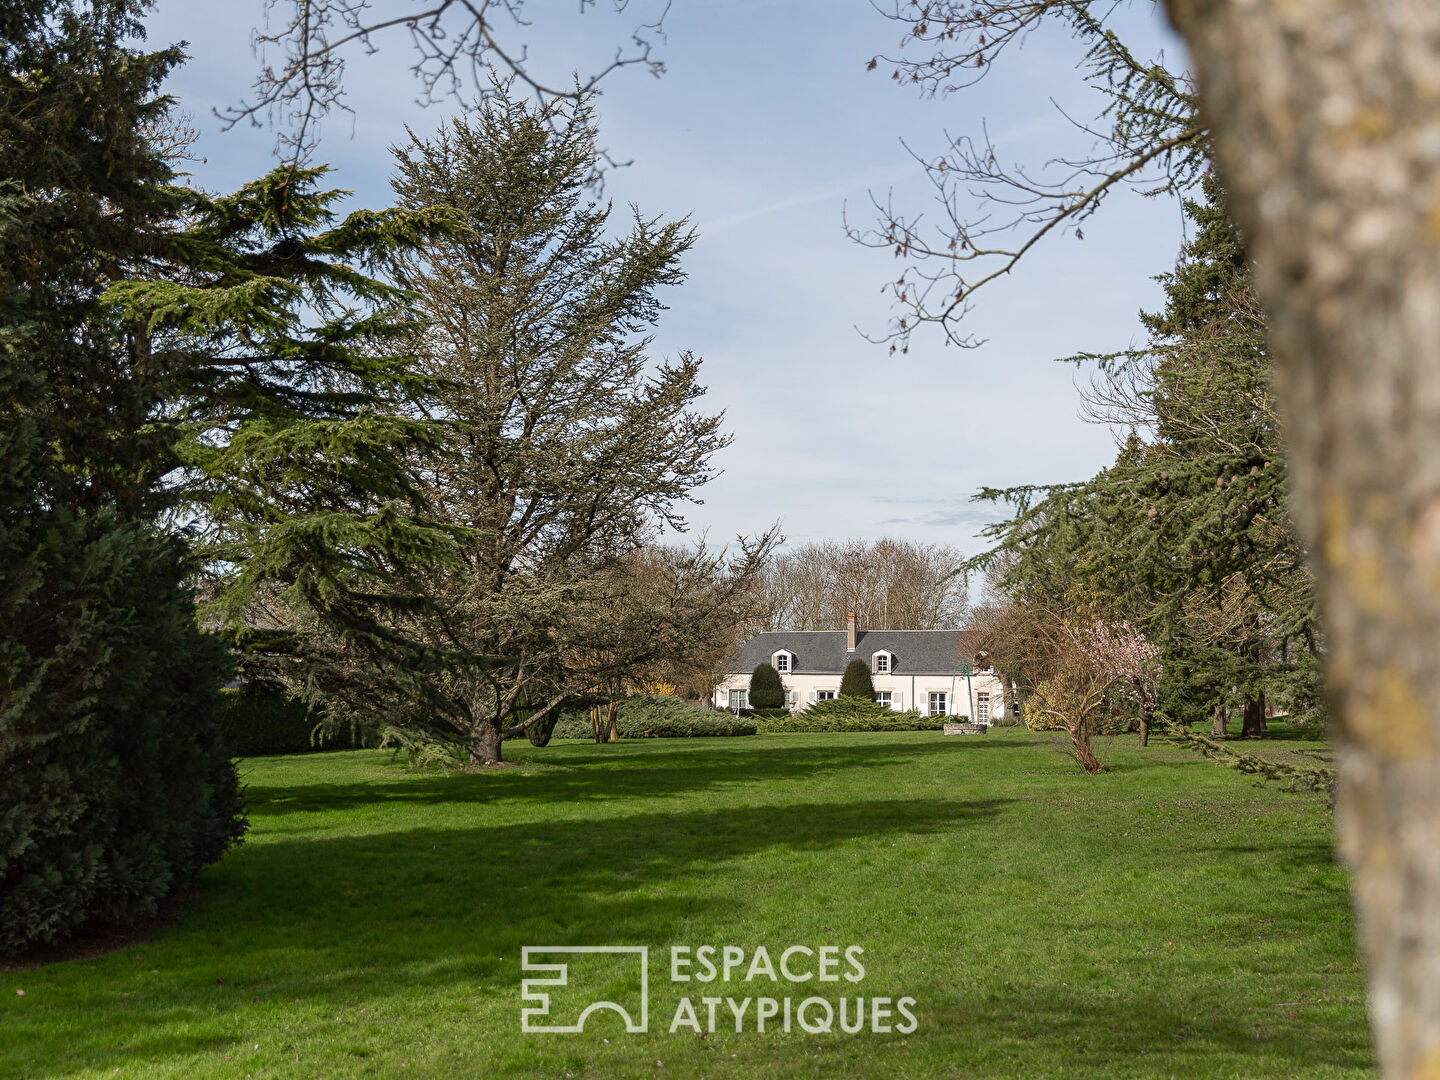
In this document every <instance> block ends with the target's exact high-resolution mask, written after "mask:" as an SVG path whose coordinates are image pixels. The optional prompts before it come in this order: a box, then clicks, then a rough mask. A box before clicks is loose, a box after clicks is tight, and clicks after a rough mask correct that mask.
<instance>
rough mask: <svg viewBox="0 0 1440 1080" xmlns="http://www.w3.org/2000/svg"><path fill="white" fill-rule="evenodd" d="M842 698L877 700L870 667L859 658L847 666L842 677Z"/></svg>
mask: <svg viewBox="0 0 1440 1080" xmlns="http://www.w3.org/2000/svg"><path fill="white" fill-rule="evenodd" d="M840 696H841V697H855V698H864V699H865V700H866V701H874V700H875V680H874V679H872V678H871V677H870V665H869V664H867V663H866V662H865V661H864V660H861V659H860V658H859V657H858V656H857V657H856V658H855V659H854V660H851V661H850V662H849V663H848V664H846V665H845V673H844V674H843V675H841V676H840Z"/></svg>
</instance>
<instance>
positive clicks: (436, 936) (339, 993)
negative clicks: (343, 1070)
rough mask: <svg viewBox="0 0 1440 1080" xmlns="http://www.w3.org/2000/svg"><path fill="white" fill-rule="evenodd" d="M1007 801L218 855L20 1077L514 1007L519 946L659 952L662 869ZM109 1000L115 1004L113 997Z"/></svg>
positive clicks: (699, 817) (718, 900) (461, 832)
mask: <svg viewBox="0 0 1440 1080" xmlns="http://www.w3.org/2000/svg"><path fill="white" fill-rule="evenodd" d="M492 778H493V777H492V776H486V777H484V778H483V779H485V780H487V781H488V780H490V779H492ZM477 786H478V785H477ZM1008 801H1009V800H1005V799H988V800H974V801H965V800H950V799H895V800H882V801H875V800H872V801H862V802H840V803H819V804H809V805H807V804H804V803H797V804H796V805H791V806H786V807H779V808H777V807H774V806H770V807H736V808H730V809H720V810H706V811H703V812H687V813H675V814H665V813H645V814H636V815H632V816H626V817H620V818H611V819H606V820H604V821H599V822H595V823H590V822H577V821H574V820H567V821H559V822H530V823H525V824H516V825H503V826H489V827H487V826H468V827H467V826H463V825H462V826H460V827H454V828H425V829H412V830H407V831H398V832H386V833H379V834H366V835H363V836H358V837H357V836H348V837H343V838H341V837H336V838H327V839H280V838H274V837H272V838H270V839H269V840H268V841H267V842H265V843H256V844H251V845H247V846H246V847H243V848H241V849H240V850H238V851H237V852H235V853H234V854H233V855H231V856H229V857H228V858H227V859H226V861H225V862H224V863H223V864H222V865H221V867H220V868H219V870H218V871H216V872H214V873H213V874H212V878H211V886H212V887H211V889H210V891H208V892H207V893H206V894H204V895H202V896H201V898H200V899H199V901H198V902H197V904H196V906H195V908H194V910H193V911H192V912H191V914H190V915H189V916H188V917H187V919H186V920H185V922H184V923H183V924H182V925H181V926H180V927H178V928H177V929H176V930H174V931H172V932H171V933H170V934H168V935H167V936H166V938H165V939H164V940H163V941H161V942H159V943H157V952H156V953H152V954H150V955H148V956H147V957H146V961H145V966H146V967H149V966H150V965H151V963H152V962H153V963H155V964H156V965H157V967H160V966H163V967H164V968H165V972H166V976H167V978H166V980H165V984H164V985H163V986H159V985H157V980H154V979H150V978H147V977H146V976H144V975H143V974H140V973H138V972H133V971H131V970H130V969H129V968H128V967H125V966H124V965H123V964H117V965H116V967H117V969H118V970H115V971H112V972H111V974H110V976H108V977H107V980H108V981H107V983H106V985H105V986H104V988H103V999H104V1001H105V1002H108V1004H102V1002H100V1001H97V1002H93V1003H90V1007H89V1008H88V1009H87V1012H86V1014H85V1015H86V1021H85V1024H84V1027H83V1029H82V1031H81V1032H79V1033H77V1036H76V1037H75V1038H73V1039H71V1040H68V1041H67V1044H66V1050H67V1052H66V1053H65V1054H64V1055H63V1057H61V1058H60V1059H59V1060H51V1061H47V1062H44V1063H43V1064H42V1063H33V1064H32V1066H31V1068H32V1071H30V1072H26V1073H24V1074H23V1075H25V1076H27V1077H29V1076H34V1077H40V1076H53V1075H65V1074H70V1073H72V1072H74V1071H77V1070H81V1069H101V1068H105V1067H108V1066H112V1065H115V1064H117V1063H119V1062H132V1063H133V1062H141V1061H159V1060H161V1059H164V1058H168V1057H171V1056H176V1055H182V1054H188V1053H194V1052H196V1051H204V1050H208V1049H213V1048H216V1047H220V1046H224V1045H228V1044H229V1043H231V1042H233V1041H235V1040H236V1039H239V1040H244V1041H248V1040H249V1039H250V1038H251V1037H252V1035H253V1036H254V1037H255V1038H256V1039H257V1041H258V1039H259V1037H260V1033H261V1032H268V1031H270V1030H273V1028H274V1027H275V1026H277V1022H276V1019H275V1016H276V1013H275V1010H276V1009H277V1008H278V1009H280V1010H282V1011H283V1010H284V1008H285V1007H286V1005H287V1003H304V1004H305V1005H306V1006H313V1005H316V1004H320V1003H323V1004H324V1005H325V1008H326V1010H327V1012H330V1011H345V1012H353V1011H354V1010H355V1009H356V1008H357V1007H359V1006H364V1005H366V1004H368V1003H369V1001H370V999H372V998H391V997H393V996H394V995H395V994H396V988H397V987H404V988H405V990H406V992H407V993H408V992H416V993H419V994H423V993H424V992H425V991H426V990H427V989H429V988H434V987H443V986H450V985H454V984H469V985H471V986H473V987H474V988H475V992H476V996H477V998H484V997H486V996H487V995H489V996H492V997H493V996H496V995H501V996H504V997H505V998H507V999H512V1000H518V998H516V995H517V994H518V988H519V980H520V974H519V958H520V949H521V946H523V945H536V944H540V945H557V944H616V943H627V944H629V943H635V944H645V943H649V944H652V945H654V944H661V943H663V942H666V941H668V940H671V939H672V937H673V935H674V934H675V933H677V932H678V930H679V928H680V927H681V926H682V925H685V924H686V923H687V922H689V921H690V920H692V919H694V918H695V917H696V916H697V915H704V914H705V912H704V911H697V904H696V901H695V898H694V895H693V893H692V894H691V895H688V896H671V895H667V890H666V888H665V886H666V884H667V883H668V882H671V881H672V880H673V879H675V878H677V877H681V876H685V875H689V874H703V873H705V872H706V871H707V870H708V869H710V868H712V867H714V866H716V865H717V864H721V863H724V862H727V861H729V860H734V859H743V858H745V857H747V856H750V855H752V854H755V853H758V852H763V851H767V850H780V851H791V852H796V853H803V852H808V851H817V850H823V849H826V848H830V847H833V846H834V845H837V844H841V843H845V842H847V841H850V840H852V839H855V838H859V837H874V838H877V842H878V838H882V837H888V836H895V835H898V834H923V833H930V832H935V831H938V830H952V829H956V828H965V827H970V826H981V825H984V824H986V823H988V822H991V821H993V820H994V819H995V818H996V817H997V815H999V814H1001V812H1002V811H1003V809H1004V807H1005V805H1006V803H1007V802H1008ZM886 846H887V850H888V844H887V845H886ZM217 886H218V887H217ZM790 887H792V888H794V889H795V891H796V900H795V902H796V905H797V908H803V907H806V906H808V905H812V904H813V898H811V897H808V896H807V894H806V892H805V888H806V884H805V882H804V881H803V880H801V879H795V880H794V881H793V883H792V884H791V885H790ZM703 906H704V908H706V909H712V908H713V909H714V910H718V911H723V912H725V913H726V918H727V921H729V920H731V919H732V918H733V920H734V921H735V922H736V923H738V922H739V921H740V920H741V919H742V918H743V913H744V911H745V909H746V906H747V896H746V895H731V894H726V893H723V892H720V891H719V890H714V891H712V892H711V893H710V894H708V895H707V896H706V900H705V904H704V905H703ZM121 956H123V954H114V959H118V958H120V957H121ZM63 967H64V965H62V966H61V968H57V969H54V970H56V971H59V970H61V969H63ZM221 979H223V980H224V981H223V983H221V982H218V980H221ZM116 995H118V996H116ZM101 996H102V994H101V993H99V992H97V993H96V997H97V998H99V997H101ZM121 999H123V1000H124V1006H123V1008H121V1007H118V1006H117V1005H116V1004H115V1002H116V1001H118V1000H121ZM95 1005H101V1007H99V1008H95V1007H94V1006H95ZM267 1007H268V1008H269V1009H270V1011H269V1012H268V1013H267V1012H266V1011H265V1010H266V1008H267ZM517 1007H518V1006H517ZM197 1008H200V1009H203V1010H204V1011H206V1012H210V1013H218V1014H221V1015H223V1016H226V1017H229V1018H231V1019H233V1020H234V1021H235V1022H236V1023H237V1024H238V1025H239V1029H238V1030H239V1033H238V1034H237V1035H235V1036H234V1037H233V1038H230V1037H226V1038H221V1037H218V1036H216V1035H214V1034H205V1033H202V1032H197V1031H195V1030H193V1026H192V1025H188V1024H178V1025H177V1024H174V1022H173V1021H174V1019H175V1018H176V1017H177V1016H179V1015H183V1014H184V1013H186V1012H192V1011H193V1010H195V1009H197ZM362 1011H363V1010H362ZM516 1015H517V1016H518V1013H517V1014H516ZM251 1017H253V1020H252V1019H249V1018H251ZM122 1045H123V1047H124V1055H123V1057H121V1056H119V1055H118V1054H117V1047H118V1046H122ZM0 1056H3V1055H0ZM0 1071H3V1069H0Z"/></svg>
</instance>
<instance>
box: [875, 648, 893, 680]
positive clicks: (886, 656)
mask: <svg viewBox="0 0 1440 1080" xmlns="http://www.w3.org/2000/svg"><path fill="white" fill-rule="evenodd" d="M870 666H871V667H872V668H873V669H874V671H875V674H876V675H889V674H890V673H891V672H892V671H894V670H895V654H894V653H892V652H888V651H886V650H885V649H881V650H880V651H879V652H877V653H875V655H874V656H872V657H871V663H870Z"/></svg>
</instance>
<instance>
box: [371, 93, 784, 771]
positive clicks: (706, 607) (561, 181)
mask: <svg viewBox="0 0 1440 1080" xmlns="http://www.w3.org/2000/svg"><path fill="white" fill-rule="evenodd" d="M505 91H506V88H505V87H503V86H499V87H497V93H496V94H495V96H493V97H492V98H491V99H490V100H488V101H487V102H486V103H485V105H484V106H483V107H481V108H480V109H477V110H475V111H473V112H471V113H468V114H466V115H464V116H462V117H459V118H457V119H455V120H453V121H452V122H450V123H449V124H448V125H446V126H445V128H444V129H442V131H441V132H440V133H439V134H438V135H437V136H436V137H434V138H431V139H422V138H420V137H418V136H415V135H413V134H412V136H411V138H410V140H409V141H408V142H407V143H406V144H405V145H403V146H401V147H399V148H397V149H396V150H395V159H396V165H397V174H396V177H395V180H394V182H393V183H394V187H395V190H396V191H397V193H398V194H399V196H400V199H401V204H402V205H403V206H405V207H407V208H409V210H410V211H411V212H414V213H428V212H431V209H432V208H434V209H438V210H440V211H443V212H445V213H447V214H449V215H451V217H452V218H453V221H454V224H455V231H454V232H453V233H451V234H449V235H447V236H445V237H444V238H442V239H440V240H438V241H436V242H435V243H432V244H430V245H429V246H428V247H427V248H426V249H425V250H424V251H423V252H411V253H408V254H406V255H405V256H404V257H403V258H402V259H401V260H400V271H399V274H400V278H399V279H400V280H401V281H402V282H403V284H404V285H405V286H406V287H407V288H409V289H410V290H411V291H412V293H413V295H414V296H415V298H416V304H417V306H418V308H419V310H420V311H421V312H422V313H423V314H424V316H425V317H426V320H427V321H426V324H425V328H424V330H423V332H421V333H419V334H417V336H416V338H415V342H414V345H413V349H414V351H415V352H416V353H417V354H418V355H419V357H420V364H421V370H422V371H423V373H424V374H425V375H426V376H427V377H428V378H430V379H431V380H432V385H431V387H430V388H429V389H428V390H427V395H426V398H425V400H424V403H423V405H424V408H425V410H426V411H427V413H428V414H429V415H433V416H435V417H438V418H442V419H443V421H444V425H443V429H444V439H443V442H442V444H441V445H440V446H439V447H438V448H436V451H435V452H433V453H432V452H423V451H417V452H416V453H415V454H414V455H413V457H412V461H413V463H414V466H415V468H416V469H417V471H418V475H419V477H420V489H421V492H422V493H423V495H424V497H425V499H426V500H427V501H428V503H429V504H430V505H431V506H433V508H434V513H435V515H436V517H437V518H438V520H439V521H441V522H443V523H444V524H445V526H446V527H447V528H449V529H450V530H451V531H452V535H453V536H454V537H455V555H456V560H455V562H454V563H453V564H451V565H449V566H446V567H441V568H437V570H436V571H435V573H434V574H433V575H432V576H431V577H430V579H429V581H428V592H429V594H430V595H431V596H432V597H433V598H434V602H435V607H434V608H433V609H432V610H428V611H426V610H417V611H414V612H408V613H399V614H398V615H397V617H396V618H395V622H394V624H395V625H396V626H397V627H399V628H401V629H403V631H404V632H405V633H407V634H409V635H412V636H413V637H414V638H415V639H416V640H420V641H424V642H427V643H429V644H430V645H431V646H432V647H433V648H434V649H436V650H437V651H439V652H441V653H444V654H446V655H453V656H455V657H458V658H463V663H462V661H460V660H457V664H462V666H457V667H455V668H453V669H450V670H444V671H433V672H432V675H433V677H431V678H430V679H429V683H430V691H429V696H428V697H427V698H426V699H425V704H424V708H423V709H420V708H414V707H407V703H406V701H404V700H402V699H397V700H396V701H395V702H394V703H393V706H392V708H391V715H392V717H393V718H394V722H393V724H392V736H393V737H394V738H396V739H397V740H400V741H402V742H403V741H407V740H417V739H435V740H442V741H445V742H449V743H451V744H456V743H458V744H460V745H461V746H463V747H464V748H465V749H466V751H467V752H468V754H469V757H470V760H471V762H472V763H474V764H477V765H478V764H492V763H496V762H498V761H500V760H501V744H502V742H503V741H504V740H506V739H512V738H516V737H519V736H520V735H523V734H525V733H526V731H527V730H529V728H531V727H533V726H534V725H536V724H539V723H542V722H543V720H544V718H545V717H546V716H547V715H548V714H549V713H550V712H551V711H552V710H553V709H554V707H555V706H556V705H557V704H559V703H560V702H561V701H563V700H564V699H565V698H566V697H568V696H571V695H575V694H588V693H603V694H609V693H612V692H614V691H615V689H616V688H618V687H620V686H623V685H627V684H630V683H633V682H634V681H635V680H634V675H635V674H636V673H637V672H641V671H644V670H646V669H648V668H652V667H653V666H654V665H655V664H656V663H657V662H660V661H663V660H678V659H681V658H683V657H684V653H685V650H686V649H687V647H688V644H692V643H693V642H694V640H695V637H696V633H697V631H698V632H701V633H709V632H711V630H710V628H711V627H717V628H718V627H720V626H723V625H724V617H723V615H722V614H721V613H722V612H723V611H725V610H726V609H727V608H728V607H730V606H732V605H731V603H730V599H729V598H730V597H731V596H732V595H733V594H734V593H735V591H736V590H737V589H738V588H739V586H740V584H741V582H742V581H743V580H745V579H746V578H747V577H748V576H749V575H750V574H752V573H753V572H754V570H755V569H757V568H758V565H759V562H760V561H761V558H762V555H763V549H764V548H766V546H767V545H768V543H769V542H768V541H761V542H758V543H757V544H755V545H752V546H750V547H747V548H746V550H745V551H744V552H743V553H742V554H741V555H739V556H738V557H737V560H738V561H737V560H731V561H729V562H727V563H726V565H725V566H724V569H723V571H722V570H721V569H720V566H719V564H717V563H715V558H716V557H715V556H713V555H710V554H707V553H705V552H704V551H703V549H702V550H701V551H699V552H693V553H690V554H689V555H687V556H686V557H685V558H683V559H679V560H678V561H675V562H673V563H672V564H670V565H669V566H668V567H667V568H666V570H665V572H664V573H663V574H661V575H660V576H658V577H656V578H655V579H654V580H653V581H652V580H651V579H649V578H645V577H639V578H637V577H636V576H635V575H634V574H633V572H632V571H633V569H634V566H633V564H634V560H635V557H636V556H638V555H639V554H640V552H641V551H642V549H643V548H644V546H645V544H646V542H647V540H648V539H649V538H650V536H651V535H652V532H653V530H654V527H655V526H656V525H657V524H660V523H663V524H666V525H669V526H672V527H675V528H682V529H683V525H684V523H683V519H682V518H681V515H680V514H679V511H678V505H679V504H680V503H683V502H684V501H686V500H688V499H689V498H691V492H692V491H693V489H694V488H696V487H698V486H699V485H701V484H703V483H704V482H705V481H707V480H708V479H709V478H710V476H711V475H712V470H711V466H710V459H711V456H712V455H713V454H714V452H715V451H716V450H718V449H719V448H720V447H722V446H724V445H725V444H726V443H727V442H728V441H729V440H728V438H727V437H726V436H725V435H723V434H722V433H721V432H720V430H719V426H720V417H719V416H717V415H707V414H705V413H702V412H700V411H699V410H697V409H696V408H695V403H696V401H697V400H698V399H699V397H700V396H701V395H702V394H703V393H704V388H703V387H702V386H701V385H700V384H699V378H698V377H699V370H700V360H699V358H698V357H695V356H693V355H691V354H689V353H682V354H681V355H680V356H678V357H676V358H674V359H673V360H666V361H659V362H657V361H655V360H654V359H652V357H651V356H650V353H649V345H650V339H649V332H650V329H651V327H653V325H654V324H655V322H656V320H657V319H658V317H659V314H660V312H661V311H662V310H663V308H662V305H661V302H660V299H659V294H660V292H661V290H662V289H664V288H666V287H668V286H674V285H676V284H679V283H680V282H681V281H682V280H683V277H684V275H683V272H682V270H681V268H680V259H681V257H682V256H683V255H684V253H685V252H686V251H687V250H688V249H689V248H690V246H691V244H692V243H693V242H694V236H693V234H692V232H691V230H690V229H689V227H688V226H687V224H686V223H685V222H684V221H662V220H660V219H652V218H645V217H642V216H641V215H640V214H639V212H638V210H637V211H635V212H634V214H633V218H632V220H631V221H629V222H628V223H625V224H621V223H619V222H616V221H615V220H614V219H613V216H612V209H611V207H610V206H609V205H606V204H602V203H597V202H596V201H595V200H594V197H593V189H592V187H591V180H592V178H593V177H594V175H595V169H596V165H597V150H596V146H595V139H596V133H595V127H594V113H593V108H592V102H591V100H590V98H589V97H588V96H585V95H582V96H581V98H580V99H579V100H578V101H575V102H554V103H551V104H549V105H545V106H540V107H531V106H528V105H526V104H524V103H523V102H520V101H517V100H514V99H512V98H511V97H510V96H509V95H508V94H507V93H506V92H505ZM717 574H718V577H719V578H720V579H721V580H722V581H723V582H724V583H725V584H724V586H723V587H722V588H721V589H719V590H715V589H713V588H712V586H713V585H714V583H715V580H716V576H717ZM412 744H413V743H412Z"/></svg>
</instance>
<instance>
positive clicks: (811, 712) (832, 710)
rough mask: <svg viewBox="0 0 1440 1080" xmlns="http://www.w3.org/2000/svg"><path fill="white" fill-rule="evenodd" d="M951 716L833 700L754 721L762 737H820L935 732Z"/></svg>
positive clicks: (859, 700) (855, 700) (849, 699)
mask: <svg viewBox="0 0 1440 1080" xmlns="http://www.w3.org/2000/svg"><path fill="white" fill-rule="evenodd" d="M959 719H963V718H962V717H954V716H923V715H921V714H920V713H919V712H917V711H916V710H914V709H910V710H907V711H905V712H896V711H895V710H893V709H888V708H886V707H885V706H883V705H877V704H875V702H874V701H866V700H864V699H862V698H856V697H837V698H832V699H831V700H829V701H817V702H816V703H815V704H814V705H811V706H810V707H809V708H808V709H805V710H804V711H803V712H798V713H796V714H795V715H794V716H790V717H786V718H783V719H775V720H760V719H757V720H756V722H755V726H756V727H757V728H759V730H760V732H761V733H762V734H787V733H788V734H801V733H807V734H822V733H829V732H845V731H939V730H940V729H941V728H942V727H944V726H945V723H946V722H947V721H953V720H959Z"/></svg>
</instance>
